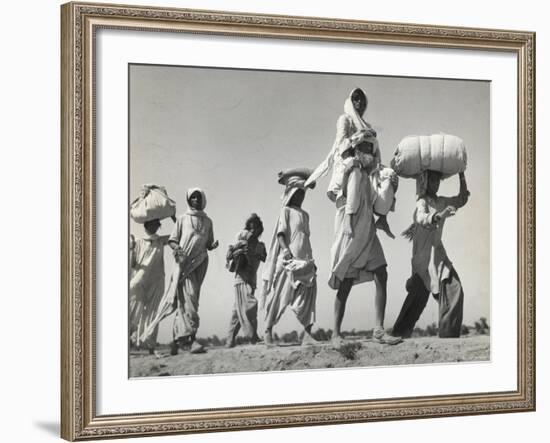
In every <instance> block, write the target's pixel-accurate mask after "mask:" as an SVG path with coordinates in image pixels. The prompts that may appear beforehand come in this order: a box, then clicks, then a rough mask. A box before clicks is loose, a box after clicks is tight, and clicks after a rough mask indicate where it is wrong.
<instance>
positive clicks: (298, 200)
mask: <svg viewBox="0 0 550 443" xmlns="http://www.w3.org/2000/svg"><path fill="white" fill-rule="evenodd" d="M304 198H306V191H304V190H303V189H298V190H297V191H296V192H295V193H294V195H293V196H292V198H291V199H290V201H289V202H288V206H296V207H297V208H301V207H302V203H303V202H304Z"/></svg>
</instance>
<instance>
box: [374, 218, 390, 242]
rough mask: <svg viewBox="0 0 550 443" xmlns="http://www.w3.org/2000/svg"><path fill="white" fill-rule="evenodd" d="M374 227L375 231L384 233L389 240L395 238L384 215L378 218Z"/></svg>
mask: <svg viewBox="0 0 550 443" xmlns="http://www.w3.org/2000/svg"><path fill="white" fill-rule="evenodd" d="M374 226H375V228H376V229H380V230H381V231H384V232H385V233H386V235H387V236H388V237H389V238H393V239H394V238H395V235H393V232H391V229H390V225H388V220H387V219H386V216H385V215H381V216H379V217H378V220H376V223H374Z"/></svg>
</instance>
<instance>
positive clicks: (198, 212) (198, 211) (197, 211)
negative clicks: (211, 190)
mask: <svg viewBox="0 0 550 443" xmlns="http://www.w3.org/2000/svg"><path fill="white" fill-rule="evenodd" d="M195 192H198V193H199V194H200V195H201V200H202V205H201V207H200V208H199V209H195V208H192V207H191V205H190V204H189V200H190V198H191V195H193V194H194V193H195ZM185 198H186V200H187V206H188V209H187V214H190V215H198V216H201V215H202V216H205V215H206V214H205V213H204V208H205V207H206V194H205V193H204V191H203V190H202V189H200V188H191V189H189V190H188V191H187V195H186V196H185Z"/></svg>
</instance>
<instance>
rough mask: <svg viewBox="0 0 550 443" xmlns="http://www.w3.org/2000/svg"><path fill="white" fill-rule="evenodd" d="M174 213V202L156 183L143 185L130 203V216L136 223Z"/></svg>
mask: <svg viewBox="0 0 550 443" xmlns="http://www.w3.org/2000/svg"><path fill="white" fill-rule="evenodd" d="M174 215H176V202H175V201H174V200H172V199H171V198H170V197H168V194H167V193H166V189H165V188H163V187H162V186H157V185H143V186H142V187H141V194H140V196H139V197H138V198H136V199H135V200H134V201H133V202H132V204H131V205H130V217H132V219H133V220H134V221H135V222H136V223H145V222H147V221H151V220H155V219H159V220H162V219H163V218H168V217H172V216H174Z"/></svg>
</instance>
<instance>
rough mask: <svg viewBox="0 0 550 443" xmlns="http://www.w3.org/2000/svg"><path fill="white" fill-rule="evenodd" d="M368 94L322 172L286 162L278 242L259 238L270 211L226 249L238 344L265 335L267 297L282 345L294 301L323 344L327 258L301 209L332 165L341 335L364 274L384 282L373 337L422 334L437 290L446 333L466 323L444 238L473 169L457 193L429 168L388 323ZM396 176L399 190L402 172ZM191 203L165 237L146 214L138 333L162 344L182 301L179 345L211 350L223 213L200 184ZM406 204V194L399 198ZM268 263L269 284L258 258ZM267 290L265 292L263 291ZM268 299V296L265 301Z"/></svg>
mask: <svg viewBox="0 0 550 443" xmlns="http://www.w3.org/2000/svg"><path fill="white" fill-rule="evenodd" d="M367 104H368V102H367V96H366V94H365V93H364V91H362V90H361V89H359V88H356V89H354V90H353V91H352V92H351V93H350V95H349V96H348V98H347V99H346V101H345V104H344V113H343V114H342V115H341V116H340V117H339V118H338V120H337V125H336V138H335V141H334V144H333V147H332V149H331V151H330V152H329V154H328V156H327V157H326V159H325V160H324V161H323V162H322V163H321V164H320V165H319V167H318V168H316V169H315V170H314V171H312V170H310V169H306V168H296V169H291V170H287V171H283V172H281V173H279V177H278V179H279V183H280V184H281V185H283V186H284V192H283V195H282V200H281V208H280V211H279V216H278V219H277V221H276V223H275V229H274V231H273V234H272V236H271V238H270V240H269V242H268V248H266V246H265V244H264V243H263V242H261V241H260V236H261V235H262V233H263V231H264V227H263V222H262V220H261V219H260V217H259V216H258V215H257V214H251V215H250V216H249V217H248V218H247V219H246V220H245V223H244V229H243V230H242V231H240V232H238V234H237V236H236V238H235V240H234V242H233V243H232V244H231V245H230V246H229V248H228V250H227V254H226V260H227V268H228V269H229V270H230V271H231V272H233V273H234V275H235V277H234V293H235V299H234V305H233V308H232V312H231V316H230V322H229V328H228V336H227V341H226V346H228V347H233V346H235V343H236V337H237V334H238V333H239V331H242V333H243V334H244V335H245V336H247V337H248V338H249V340H250V341H251V342H252V343H256V342H259V341H261V340H262V338H261V337H260V335H259V334H258V320H257V318H258V307H260V309H262V310H263V312H264V320H265V321H264V328H265V330H264V333H263V341H264V343H265V344H266V345H273V344H274V338H273V337H274V334H273V328H274V327H275V325H276V324H277V322H278V321H279V320H280V318H281V317H282V315H283V313H284V312H285V310H286V309H287V308H289V309H290V310H292V311H293V312H294V314H295V316H296V318H297V320H298V321H299V322H300V324H301V325H302V327H303V338H302V344H303V345H310V344H314V343H315V342H316V341H315V339H314V337H313V335H312V327H313V325H314V323H315V312H316V298H317V267H316V264H315V260H314V256H313V251H312V247H311V241H310V221H309V214H308V213H307V212H306V211H305V210H304V209H303V208H302V204H303V202H304V199H305V196H306V192H307V191H308V190H311V189H313V188H314V187H315V184H316V182H317V181H318V180H319V179H320V178H321V177H323V176H324V175H326V174H327V173H328V172H329V171H332V178H331V180H330V184H329V188H328V192H327V195H328V197H329V199H330V201H331V203H330V204H332V205H334V209H335V227H334V230H335V233H334V241H333V244H332V247H331V251H330V277H329V280H328V285H329V286H330V288H332V289H333V290H335V291H336V294H335V301H334V329H333V336H332V343H333V344H334V346H340V345H341V344H342V343H343V341H344V337H343V336H342V323H343V319H344V314H345V309H346V302H347V300H348V297H349V294H350V292H351V289H352V287H353V286H355V285H359V284H361V283H364V282H368V281H374V283H375V288H376V293H375V297H374V309H375V321H376V324H375V327H374V330H373V336H372V339H373V341H376V342H378V343H383V344H388V345H395V344H397V343H399V342H401V341H402V338H408V337H410V336H411V334H412V332H413V329H414V326H415V324H416V322H417V321H418V319H419V317H420V315H421V313H422V311H423V310H424V308H425V306H426V304H427V302H428V299H429V296H430V294H432V295H433V296H434V298H435V299H436V300H437V301H438V303H439V335H440V337H458V336H460V329H461V326H462V311H463V301H464V293H463V290H462V286H461V283H460V279H459V277H458V274H457V272H456V270H455V269H454V267H453V265H452V262H451V261H450V260H449V258H448V257H447V254H446V251H445V248H444V246H443V243H442V232H443V227H444V224H445V220H446V219H447V218H449V217H451V216H453V215H454V214H455V213H456V211H457V209H458V208H460V207H462V206H464V205H465V204H466V202H467V201H468V197H469V192H468V190H467V186H466V180H465V177H464V174H463V173H461V174H460V175H459V178H460V190H459V193H458V195H457V196H455V197H451V198H447V197H440V196H438V195H437V192H438V188H439V183H440V180H441V174H440V173H438V172H436V171H425V172H423V173H422V174H420V175H419V176H418V177H417V179H416V181H417V205H416V209H415V211H414V215H413V223H412V224H411V226H410V227H409V228H408V229H407V231H405V233H404V235H405V236H406V237H407V238H409V239H410V240H412V243H413V245H412V249H413V251H412V255H413V256H412V275H411V277H410V278H409V279H408V281H407V283H406V290H407V293H408V294H407V297H406V299H405V302H404V304H403V307H402V309H401V311H400V313H399V316H398V318H397V320H396V322H395V324H394V326H393V329H392V333H391V334H388V333H387V332H386V330H385V328H384V320H385V318H384V317H385V311H386V300H387V281H388V273H387V264H386V259H385V256H384V251H383V249H382V245H381V243H380V240H379V239H378V234H377V230H381V231H383V232H385V233H387V234H388V235H389V236H390V237H392V238H393V234H392V232H391V230H390V227H389V225H388V222H387V220H386V214H382V213H377V212H376V210H375V208H376V205H375V202H376V199H377V198H379V196H378V192H377V187H378V186H379V183H380V171H381V169H382V163H381V154H380V149H379V146H378V140H377V138H376V137H377V134H376V131H375V130H374V129H373V128H372V127H371V125H370V124H368V123H367V122H366V121H365V120H364V118H363V115H364V113H365V111H366V108H367ZM391 185H392V186H393V190H394V191H397V176H395V175H394V176H392V178H391ZM187 203H188V206H189V208H188V210H187V211H186V212H185V213H184V214H183V215H181V216H180V217H179V218H177V220H176V224H175V227H174V230H173V232H172V234H171V235H170V236H158V235H157V231H158V229H159V228H160V222H159V221H158V220H153V221H152V222H147V223H145V224H144V228H145V232H146V235H145V237H143V238H141V239H139V240H133V239H132V241H131V244H130V248H131V261H130V263H131V267H132V277H131V280H130V340H131V343H132V344H133V345H136V346H144V347H146V348H148V349H149V351H150V352H151V353H153V352H155V343H156V338H157V333H158V324H159V322H160V321H161V320H162V319H164V318H166V317H167V316H168V315H170V314H173V313H174V312H175V317H174V323H173V341H172V345H171V354H173V355H174V354H177V352H178V350H179V349H182V348H183V349H189V350H190V352H192V353H200V352H204V349H203V347H202V346H201V345H200V344H199V343H198V342H197V340H196V333H197V330H198V327H199V298H200V289H201V285H202V283H203V281H204V278H205V275H206V272H207V268H208V251H212V250H214V249H216V248H217V247H218V246H219V243H218V241H216V240H215V238H214V234H213V226H212V220H211V219H210V218H209V217H208V216H207V215H206V213H205V212H204V209H205V207H206V195H205V194H204V192H203V191H202V190H200V189H196V188H195V189H190V190H189V191H188V192H187ZM394 203H395V202H394ZM166 245H167V246H169V247H170V248H172V250H173V255H174V259H175V262H176V263H177V264H176V265H175V266H174V270H173V273H172V275H171V277H170V280H169V283H168V286H167V288H166V290H165V288H164V263H163V250H164V247H165V246H166ZM261 262H264V265H263V272H262V276H261V284H260V288H258V276H257V274H258V268H259V266H260V263H261ZM257 290H258V292H259V293H260V294H259V297H258V298H259V303H258V299H257V298H256V292H257ZM258 305H259V306H258Z"/></svg>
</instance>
